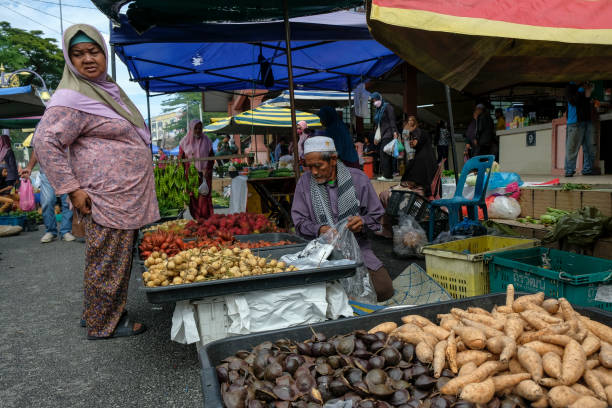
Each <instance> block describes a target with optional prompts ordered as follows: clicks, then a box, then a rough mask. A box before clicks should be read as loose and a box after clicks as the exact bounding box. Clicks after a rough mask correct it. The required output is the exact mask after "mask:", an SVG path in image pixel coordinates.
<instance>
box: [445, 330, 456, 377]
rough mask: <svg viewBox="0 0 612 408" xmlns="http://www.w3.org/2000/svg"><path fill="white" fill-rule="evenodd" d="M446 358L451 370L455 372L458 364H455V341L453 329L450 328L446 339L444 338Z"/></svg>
mask: <svg viewBox="0 0 612 408" xmlns="http://www.w3.org/2000/svg"><path fill="white" fill-rule="evenodd" d="M445 353H446V360H447V361H448V366H449V368H450V369H451V371H452V372H453V373H455V374H457V372H458V370H459V366H458V365H457V343H455V331H454V330H451V331H450V333H449V335H448V339H447V340H446V351H445Z"/></svg>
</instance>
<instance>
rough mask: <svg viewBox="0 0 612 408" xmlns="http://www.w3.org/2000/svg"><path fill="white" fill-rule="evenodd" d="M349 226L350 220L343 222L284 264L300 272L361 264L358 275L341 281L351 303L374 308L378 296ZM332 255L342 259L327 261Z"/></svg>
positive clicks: (285, 258)
mask: <svg viewBox="0 0 612 408" xmlns="http://www.w3.org/2000/svg"><path fill="white" fill-rule="evenodd" d="M347 224H348V218H347V219H344V220H342V221H340V222H339V223H338V224H337V225H335V226H333V227H332V228H330V229H329V231H327V232H326V233H325V234H323V235H321V236H320V237H318V238H316V239H314V240H312V241H311V242H310V243H309V244H308V245H307V246H306V248H304V249H303V250H302V251H301V252H299V253H297V254H291V255H284V256H283V257H281V260H282V261H284V262H287V263H289V264H291V265H294V266H296V267H298V268H299V269H307V268H319V267H326V266H333V265H339V264H342V263H346V262H348V261H350V262H356V263H360V264H361V266H360V267H358V268H357V272H356V273H355V275H353V276H351V277H349V278H344V279H341V280H340V282H341V283H342V286H343V287H344V290H345V291H346V294H347V295H348V297H349V298H350V299H352V300H355V301H358V302H363V303H368V304H374V303H376V292H375V291H374V286H373V285H372V281H371V279H370V273H369V272H368V268H367V267H366V266H365V265H364V264H363V258H362V256H361V249H360V248H359V244H358V243H357V239H356V238H355V235H353V233H352V232H351V230H349V229H348V228H347V226H346V225H347ZM332 252H333V253H334V254H335V255H338V257H339V258H342V259H341V260H331V261H327V258H328V257H329V256H330V255H331V254H332ZM347 260H348V261H347Z"/></svg>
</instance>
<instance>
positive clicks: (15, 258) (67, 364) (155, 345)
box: [0, 228, 413, 408]
mask: <svg viewBox="0 0 612 408" xmlns="http://www.w3.org/2000/svg"><path fill="white" fill-rule="evenodd" d="M42 233H43V229H42V228H40V229H39V231H38V232H24V233H21V234H20V235H18V236H15V237H8V238H0V279H2V282H3V284H2V285H1V286H0V327H1V330H0V406H1V407H7V408H8V407H102V406H104V407H153V406H155V407H202V401H203V398H202V392H201V386H200V374H199V361H198V357H197V353H196V347H195V346H194V345H191V346H185V345H181V344H178V343H175V342H173V341H171V340H170V326H171V320H172V310H173V306H171V305H166V306H163V307H160V306H159V305H153V304H151V303H148V302H147V300H146V297H145V296H144V294H143V293H142V292H140V291H139V290H138V287H139V286H140V285H141V282H140V277H139V276H137V275H139V274H137V273H134V274H132V279H131V282H130V292H129V297H128V306H127V307H128V310H129V312H130V315H131V316H132V317H134V318H135V319H136V320H137V321H140V322H143V323H144V324H145V325H147V327H148V330H147V331H146V332H145V333H144V334H141V335H139V336H135V337H130V338H120V339H111V340H100V341H90V340H87V339H86V338H85V337H86V331H85V329H83V328H81V327H80V326H79V319H80V316H81V308H82V302H83V294H82V287H83V284H82V282H83V281H82V279H83V268H84V244H83V243H79V242H62V241H54V242H52V243H49V244H41V243H40V242H39V239H40V236H41V235H42ZM373 246H374V250H375V253H376V254H377V255H378V256H379V257H380V258H381V260H383V262H384V263H385V264H386V266H387V268H388V269H389V271H390V272H391V274H392V275H393V277H395V276H397V275H398V274H399V273H400V272H401V271H402V270H403V269H404V268H405V267H406V266H407V265H409V264H410V263H412V261H413V260H397V259H394V258H393V256H392V248H391V241H390V240H382V239H375V240H374V242H373Z"/></svg>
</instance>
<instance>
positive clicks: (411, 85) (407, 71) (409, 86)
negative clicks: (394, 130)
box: [402, 63, 418, 120]
mask: <svg viewBox="0 0 612 408" xmlns="http://www.w3.org/2000/svg"><path fill="white" fill-rule="evenodd" d="M402 79H403V80H404V106H403V112H404V120H406V119H408V116H410V115H415V116H416V114H417V94H418V85H417V69H416V68H415V67H413V66H412V65H410V64H408V63H404V65H403V66H402Z"/></svg>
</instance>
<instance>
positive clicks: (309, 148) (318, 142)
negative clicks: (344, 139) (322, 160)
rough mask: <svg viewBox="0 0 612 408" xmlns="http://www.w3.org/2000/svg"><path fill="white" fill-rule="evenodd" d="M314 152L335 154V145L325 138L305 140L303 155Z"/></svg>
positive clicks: (330, 139) (318, 137)
mask: <svg viewBox="0 0 612 408" xmlns="http://www.w3.org/2000/svg"><path fill="white" fill-rule="evenodd" d="M314 152H320V153H323V152H332V153H336V145H335V144H334V139H332V138H331V137H326V136H314V137H310V138H308V139H306V141H305V142H304V154H308V153H314Z"/></svg>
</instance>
